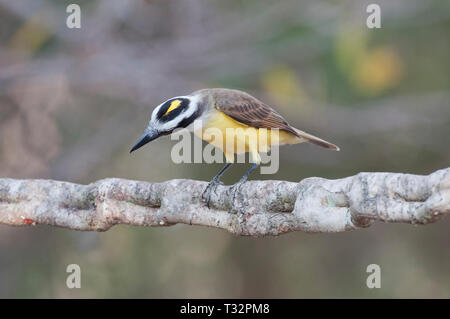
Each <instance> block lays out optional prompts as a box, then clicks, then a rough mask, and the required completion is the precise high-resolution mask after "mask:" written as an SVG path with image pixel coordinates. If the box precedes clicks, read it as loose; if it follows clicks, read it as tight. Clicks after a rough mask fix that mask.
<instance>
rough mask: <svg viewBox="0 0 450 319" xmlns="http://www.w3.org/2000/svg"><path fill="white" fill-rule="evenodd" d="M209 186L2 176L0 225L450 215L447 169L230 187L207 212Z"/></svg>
mask: <svg viewBox="0 0 450 319" xmlns="http://www.w3.org/2000/svg"><path fill="white" fill-rule="evenodd" d="M206 185H207V183H206V182H202V181H195V180H170V181H166V182H163V183H148V182H140V181H130V180H124V179H117V178H108V179H104V180H99V181H97V182H94V183H92V184H89V185H79V184H74V183H69V182H60V181H53V180H15V179H0V224H6V225H12V226H24V225H35V224H46V225H53V226H59V227H65V228H70V229H75V230H86V231H105V230H108V229H109V228H111V227H112V226H114V225H117V224H130V225H137V226H170V225H174V224H189V225H202V226H211V227H216V228H222V229H225V230H227V231H229V232H231V233H234V234H237V235H247V236H265V235H280V234H283V233H287V232H291V231H299V230H300V231H305V232H315V233H319V232H342V231H349V230H354V229H358V228H364V227H368V226H370V225H371V224H372V223H373V222H374V221H383V222H402V223H410V224H428V223H432V222H435V221H436V220H437V219H439V218H440V217H441V216H442V215H443V214H445V213H450V168H446V169H442V170H439V171H436V172H434V173H432V174H430V175H427V176H421V175H410V174H397V173H359V174H357V175H355V176H351V177H347V178H342V179H336V180H328V179H324V178H317V177H312V178H307V179H304V180H302V181H300V182H299V183H293V182H286V181H249V182H246V183H244V184H243V185H242V186H241V188H240V191H239V192H237V193H236V196H232V194H231V193H232V192H231V191H230V187H229V186H218V187H217V189H216V191H215V192H213V193H212V196H211V202H210V208H207V207H206V205H205V204H204V203H203V201H202V200H201V195H202V193H203V190H204V189H205V187H206Z"/></svg>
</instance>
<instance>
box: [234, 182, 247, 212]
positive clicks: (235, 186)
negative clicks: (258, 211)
mask: <svg viewBox="0 0 450 319" xmlns="http://www.w3.org/2000/svg"><path fill="white" fill-rule="evenodd" d="M245 182H246V179H244V180H242V179H241V180H240V181H239V182H237V183H236V184H234V185H233V186H231V187H230V193H231V202H232V203H234V201H235V199H236V196H237V193H238V192H240V190H241V186H242V185H243V184H244V183H245ZM231 206H232V207H234V205H231Z"/></svg>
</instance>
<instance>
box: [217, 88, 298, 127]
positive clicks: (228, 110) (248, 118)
mask: <svg viewBox="0 0 450 319" xmlns="http://www.w3.org/2000/svg"><path fill="white" fill-rule="evenodd" d="M226 91H228V92H226ZM214 98H215V99H214V100H215V106H216V108H217V109H218V110H220V111H222V112H223V113H225V114H226V115H228V116H229V117H231V118H232V119H234V120H236V121H238V122H240V123H242V124H245V125H248V126H253V127H257V128H277V129H280V130H285V131H288V132H291V133H293V134H296V133H295V131H294V130H293V129H292V128H291V127H290V126H289V124H288V123H287V121H286V120H285V119H284V118H283V117H282V116H281V115H280V114H278V113H277V112H276V111H275V110H274V109H273V108H271V107H270V106H268V105H267V104H264V103H263V102H261V101H259V100H257V99H256V98H254V97H253V96H251V95H249V94H247V93H245V92H241V91H235V90H218V91H217V92H215V97H214Z"/></svg>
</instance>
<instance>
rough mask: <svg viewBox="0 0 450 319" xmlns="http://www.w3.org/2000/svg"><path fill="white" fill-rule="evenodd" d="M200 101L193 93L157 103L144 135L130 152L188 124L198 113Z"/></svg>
mask: <svg viewBox="0 0 450 319" xmlns="http://www.w3.org/2000/svg"><path fill="white" fill-rule="evenodd" d="M200 101H201V99H200V96H198V95H195V94H194V95H188V96H178V97H174V98H171V99H169V100H167V101H165V102H163V103H161V104H160V105H158V106H157V107H156V108H155V109H154V110H153V112H152V115H151V117H150V121H149V123H148V126H147V129H146V130H145V133H144V135H142V136H141V138H140V139H139V140H138V141H137V143H136V144H135V145H134V146H133V148H132V149H131V151H130V153H131V152H133V151H135V150H137V149H138V148H141V147H142V146H144V145H145V144H147V143H149V142H151V141H153V140H154V139H156V138H158V137H160V136H162V135H168V134H171V133H172V132H173V131H174V130H175V129H177V128H185V127H187V126H188V125H190V124H191V123H192V122H194V120H195V119H196V118H198V117H199V115H200V110H201V107H200Z"/></svg>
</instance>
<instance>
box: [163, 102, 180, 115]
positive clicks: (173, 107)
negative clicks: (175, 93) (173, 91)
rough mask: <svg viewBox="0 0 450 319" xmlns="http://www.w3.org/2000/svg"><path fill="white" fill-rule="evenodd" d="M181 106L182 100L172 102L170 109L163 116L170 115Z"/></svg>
mask: <svg viewBox="0 0 450 319" xmlns="http://www.w3.org/2000/svg"><path fill="white" fill-rule="evenodd" d="M180 105H181V100H173V101H172V102H170V105H169V108H168V109H167V111H166V112H165V113H164V114H163V116H165V115H167V114H169V113H170V112H171V111H173V110H175V109H176V108H177V107H179V106H180Z"/></svg>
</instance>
